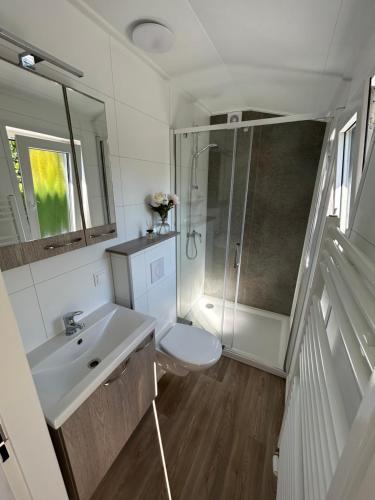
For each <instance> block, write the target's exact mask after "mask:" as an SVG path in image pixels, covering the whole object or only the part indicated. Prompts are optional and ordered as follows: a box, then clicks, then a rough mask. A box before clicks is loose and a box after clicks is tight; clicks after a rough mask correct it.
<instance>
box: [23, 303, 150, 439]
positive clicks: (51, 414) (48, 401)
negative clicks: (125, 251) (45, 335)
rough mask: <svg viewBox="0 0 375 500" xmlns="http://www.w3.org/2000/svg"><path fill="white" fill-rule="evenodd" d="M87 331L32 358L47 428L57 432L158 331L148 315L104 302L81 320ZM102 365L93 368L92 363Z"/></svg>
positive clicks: (57, 340)
mask: <svg viewBox="0 0 375 500" xmlns="http://www.w3.org/2000/svg"><path fill="white" fill-rule="evenodd" d="M83 322H84V324H85V326H84V328H83V329H82V330H80V331H79V332H78V333H76V334H74V335H72V336H70V337H68V336H66V335H65V333H64V332H63V333H61V334H60V335H57V336H56V337H54V338H52V339H51V340H49V341H48V342H46V343H45V344H43V345H42V346H41V347H38V348H37V349H35V350H34V351H32V352H31V353H29V355H28V359H29V363H30V367H31V371H32V374H33V377H34V381H35V385H36V388H37V391H38V394H39V399H40V402H41V404H42V408H43V411H44V415H45V417H46V420H47V422H48V423H49V425H50V426H51V427H53V428H55V429H58V428H59V427H60V426H61V425H62V424H63V423H64V422H65V421H66V420H67V419H68V418H69V417H70V415H72V413H74V412H75V410H76V409H77V408H78V407H79V406H80V405H81V404H82V403H83V402H84V401H85V400H86V399H87V398H88V397H89V396H90V394H92V393H93V392H94V391H95V389H96V388H97V387H99V385H100V384H101V383H103V382H104V381H105V380H106V379H107V378H108V376H109V375H110V374H111V373H112V371H113V370H114V369H115V368H116V367H117V366H118V365H119V364H120V363H121V362H122V361H123V360H124V359H125V358H126V357H127V356H128V355H129V354H130V353H131V352H132V351H133V350H134V348H135V347H136V346H137V345H138V344H139V343H140V342H142V341H143V340H144V339H145V338H146V337H147V335H148V334H149V333H151V331H152V330H153V329H154V327H155V324H156V321H155V319H154V318H151V317H150V316H145V315H144V314H141V313H138V312H136V311H133V310H131V309H127V308H126V307H122V306H118V305H115V304H106V305H104V306H102V307H100V308H99V309H97V310H96V311H94V312H93V313H91V314H89V315H88V316H86V317H85V318H83ZM93 360H96V362H99V363H98V364H97V366H95V367H94V368H90V366H89V364H90V362H91V361H93Z"/></svg>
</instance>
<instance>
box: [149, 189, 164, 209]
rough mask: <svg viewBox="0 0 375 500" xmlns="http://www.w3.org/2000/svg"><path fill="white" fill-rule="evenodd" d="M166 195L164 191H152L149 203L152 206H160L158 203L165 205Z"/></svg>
mask: <svg viewBox="0 0 375 500" xmlns="http://www.w3.org/2000/svg"><path fill="white" fill-rule="evenodd" d="M165 199H166V195H165V193H161V192H159V193H154V194H151V195H150V198H149V203H150V205H151V206H152V207H155V208H156V207H160V205H165Z"/></svg>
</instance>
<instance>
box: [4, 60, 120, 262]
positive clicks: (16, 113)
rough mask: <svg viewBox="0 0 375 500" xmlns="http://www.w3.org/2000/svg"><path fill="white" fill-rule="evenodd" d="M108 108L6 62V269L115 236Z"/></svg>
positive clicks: (90, 98) (95, 100)
mask: <svg viewBox="0 0 375 500" xmlns="http://www.w3.org/2000/svg"><path fill="white" fill-rule="evenodd" d="M116 235H117V234H116V221H115V208H114V199H113V189H112V180H111V173H110V164H109V154H108V134H107V122H106V113H105V105H104V103H103V102H101V101H99V100H97V99H95V98H93V97H90V96H88V95H85V94H83V93H81V92H78V91H76V90H73V89H71V88H68V87H65V86H64V85H61V84H60V83H57V82H54V81H52V80H49V79H47V78H45V77H42V76H40V75H38V74H35V73H33V72H32V71H30V70H25V69H22V68H20V67H18V66H16V65H14V64H12V63H8V62H6V61H3V60H1V61H0V268H1V269H2V270H3V271H4V270H6V269H11V268H14V267H17V266H21V265H24V264H28V263H31V262H34V261H37V260H40V259H43V258H46V257H50V256H53V255H59V254H61V253H65V252H67V251H71V250H74V249H77V248H81V247H83V246H86V245H91V244H93V243H97V242H100V241H103V240H106V239H110V238H114V237H116Z"/></svg>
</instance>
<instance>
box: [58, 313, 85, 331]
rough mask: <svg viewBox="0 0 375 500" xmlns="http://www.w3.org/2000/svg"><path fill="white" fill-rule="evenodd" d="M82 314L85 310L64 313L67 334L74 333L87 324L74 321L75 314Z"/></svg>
mask: <svg viewBox="0 0 375 500" xmlns="http://www.w3.org/2000/svg"><path fill="white" fill-rule="evenodd" d="M80 314H83V311H73V312H68V313H66V314H64V316H63V320H64V326H65V335H74V334H75V333H77V332H78V330H82V328H83V327H84V326H85V324H84V323H77V322H76V321H74V318H75V316H79V315H80Z"/></svg>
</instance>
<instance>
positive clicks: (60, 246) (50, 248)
mask: <svg viewBox="0 0 375 500" xmlns="http://www.w3.org/2000/svg"><path fill="white" fill-rule="evenodd" d="M81 240H82V238H75V239H74V240H72V241H68V242H67V243H61V244H60V245H47V246H45V247H44V250H56V249H57V248H64V247H70V246H72V245H74V243H79V242H80V241H81Z"/></svg>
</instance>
